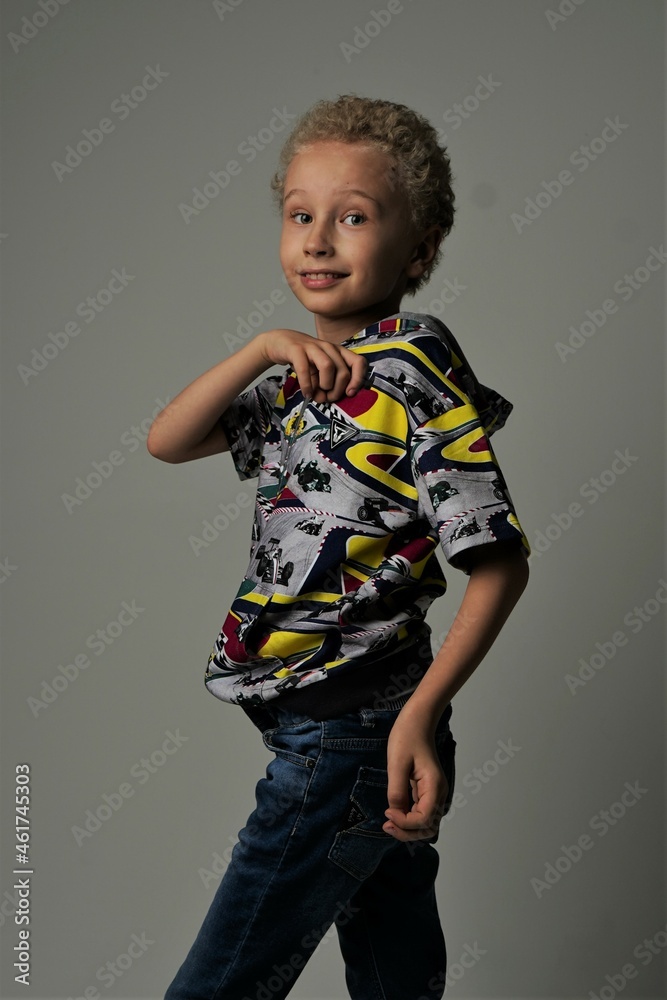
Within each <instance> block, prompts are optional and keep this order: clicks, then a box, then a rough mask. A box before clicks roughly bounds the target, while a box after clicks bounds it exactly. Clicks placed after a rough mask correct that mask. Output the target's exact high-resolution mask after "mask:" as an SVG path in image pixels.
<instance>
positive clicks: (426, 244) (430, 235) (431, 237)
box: [405, 226, 443, 278]
mask: <svg viewBox="0 0 667 1000" xmlns="http://www.w3.org/2000/svg"><path fill="white" fill-rule="evenodd" d="M442 236H443V233H442V229H441V227H440V226H431V228H430V229H427V230H426V232H425V233H423V234H422V235H421V237H420V239H419V242H418V243H417V244H416V245H415V247H414V249H413V251H412V256H411V257H410V259H409V261H408V263H407V266H406V269H405V271H406V274H407V275H408V277H409V278H419V277H420V276H421V275H422V274H423V273H424V271H425V270H426V268H427V267H428V265H429V264H430V263H431V261H432V260H433V258H434V257H435V255H436V253H437V252H438V247H439V246H440V244H441V242H442Z"/></svg>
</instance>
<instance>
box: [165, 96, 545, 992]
mask: <svg viewBox="0 0 667 1000" xmlns="http://www.w3.org/2000/svg"><path fill="white" fill-rule="evenodd" d="M272 187H273V190H274V192H275V195H276V199H277V202H278V204H279V207H280V209H281V214H282V233H281V241H280V260H281V266H282V268H283V271H284V273H285V276H286V278H287V281H288V283H289V286H290V288H291V289H292V291H293V292H294V294H295V295H296V297H297V298H298V299H299V301H300V302H301V303H302V304H303V305H304V306H305V308H306V309H307V310H308V311H309V312H311V313H313V315H314V317H315V329H316V336H315V337H312V336H309V335H307V334H305V333H301V332H299V331H295V330H286V329H279V330H271V331H267V332H263V333H260V334H258V335H257V336H256V337H255V338H254V339H253V340H252V341H251V342H249V343H248V344H247V345H245V346H244V347H243V348H241V349H240V350H239V351H237V352H236V353H235V354H234V355H233V356H231V357H229V358H227V359H226V360H225V361H222V362H221V363H220V364H218V365H216V366H215V367H213V368H212V369H210V370H209V371H208V372H206V373H205V374H204V375H202V376H200V377H199V378H198V379H196V380H195V381H194V382H193V383H192V384H191V385H190V386H188V387H187V388H186V389H184V390H183V391H182V392H181V393H180V395H179V396H177V397H176V398H175V399H174V400H173V401H172V402H171V403H170V404H169V405H168V406H167V407H165V409H164V410H163V411H162V412H161V413H160V414H159V415H158V417H157V418H156V420H155V422H154V424H153V426H152V427H151V431H150V434H149V438H148V441H147V446H148V449H149V451H150V453H151V454H152V455H154V456H155V457H157V458H160V459H162V460H164V461H167V462H184V461H190V460H192V459H195V458H201V457H204V456H207V455H213V454H216V453H219V452H222V451H230V452H231V455H232V458H233V461H234V465H235V468H236V471H237V474H238V475H239V478H240V479H252V478H255V477H259V481H258V486H257V502H256V512H255V520H254V524H253V533H252V544H251V559H250V565H249V567H248V570H247V571H246V574H245V576H244V579H243V581H242V584H241V586H240V588H239V591H238V593H237V595H236V598H235V600H234V602H233V605H232V608H231V610H230V612H229V614H228V615H227V617H226V619H225V622H224V623H223V626H222V628H221V630H220V633H219V635H218V637H217V640H216V642H215V645H214V648H213V650H212V651H211V655H210V657H209V663H208V669H207V671H206V676H205V683H206V686H207V688H208V689H209V691H210V692H211V693H212V694H214V695H215V696H216V697H218V698H220V699H221V700H222V701H226V702H228V703H231V704H236V705H240V706H241V707H242V708H243V709H244V711H245V712H246V714H247V715H248V716H249V718H250V719H251V720H252V721H253V723H255V725H256V726H257V727H258V728H259V729H260V730H261V732H262V738H263V741H264V743H265V745H266V746H267V747H268V748H269V749H270V750H271V751H272V752H273V753H274V755H275V756H274V758H273V759H272V760H271V762H270V763H269V765H268V767H267V774H266V777H265V778H262V779H261V780H260V781H259V782H258V784H257V787H256V797H257V806H256V809H255V810H254V811H253V813H252V814H251V816H250V818H249V820H248V823H247V824H246V826H245V827H244V829H243V830H241V831H240V833H239V841H238V843H237V844H236V845H235V847H234V850H233V852H232V855H231V860H230V864H229V867H228V869H227V871H226V873H225V875H224V878H223V879H222V882H221V883H220V885H219V887H218V890H217V892H216V895H215V898H214V900H213V902H212V904H211V907H210V909H209V912H208V914H207V916H206V918H205V920H204V923H203V925H202V928H201V930H200V931H199V934H198V936H197V939H196V941H195V942H194V944H193V946H192V948H191V949H190V952H189V954H188V956H187V957H186V959H185V961H184V962H183V964H182V965H181V968H180V969H179V971H178V973H177V975H176V977H175V979H174V980H173V982H172V983H171V986H170V987H169V989H168V991H167V993H166V995H165V1000H177V998H178V1000H199V998H201V1000H203V998H207V1000H213V998H216V1000H221V998H223V997H224V998H228V1000H241V998H244V1000H246V998H260V997H269V996H270V997H271V998H279V997H285V996H287V995H288V993H289V992H290V989H291V987H292V985H293V983H294V982H295V980H296V979H297V977H298V976H299V974H300V971H301V969H302V968H303V966H304V965H305V964H306V962H307V961H308V959H309V957H310V956H311V954H312V952H313V951H314V949H315V948H316V947H317V944H318V943H319V941H320V940H321V939H322V937H323V936H324V934H325V933H326V932H327V930H328V928H330V927H331V925H332V923H335V925H336V931H337V933H338V937H339V943H340V946H341V950H342V953H343V957H344V960H345V966H346V981H347V985H348V989H349V992H350V996H351V997H353V998H357V1000H369V998H370V997H375V996H378V997H379V996H382V997H384V998H387V1000H390V998H391V1000H393V998H396V1000H399V998H400V1000H417V998H438V997H441V996H442V994H443V992H444V986H445V979H446V948H445V941H444V936H443V933H442V929H441V926H440V923H439V919H438V914H437V909H436V901H435V890H434V881H435V876H436V873H437V869H438V862H439V856H438V853H437V851H436V850H435V848H434V847H433V844H434V843H435V842H436V841H437V838H438V827H439V822H440V819H441V818H442V816H443V815H445V814H446V813H447V811H448V810H449V807H450V805H451V801H452V795H453V786H454V773H455V769H454V751H455V747H456V743H455V741H454V739H453V736H452V733H451V730H450V727H449V719H450V717H451V711H452V706H451V700H452V698H453V696H454V694H455V693H456V692H457V691H458V690H459V689H460V688H461V686H462V685H463V684H464V683H465V681H466V680H467V679H468V677H469V676H470V675H471V674H472V673H473V671H474V670H475V669H476V667H477V666H478V664H479V663H480V662H481V660H482V658H483V657H484V655H485V654H486V653H487V651H488V650H489V648H490V647H491V644H492V643H493V641H494V639H495V638H496V636H497V635H498V633H499V631H500V629H501V628H502V625H503V624H504V622H505V620H506V619H507V617H508V615H509V614H510V612H511V610H512V608H513V607H514V605H515V603H516V601H517V600H518V598H519V597H520V595H521V593H522V591H523V589H524V588H525V586H526V583H527V578H528V567H527V560H526V556H527V555H528V554H529V552H530V548H529V545H528V541H527V539H526V537H525V535H524V533H523V530H522V528H521V525H520V524H519V521H518V519H517V517H516V513H515V511H514V507H513V504H512V501H511V498H510V495H509V493H508V491H507V486H506V484H505V480H504V478H503V475H502V473H501V471H500V468H499V466H498V463H497V461H496V458H495V455H494V453H493V450H492V448H491V445H490V443H489V441H488V436H489V435H490V434H492V433H493V432H494V431H495V430H497V429H499V428H500V427H502V426H503V424H504V422H505V420H506V418H507V415H508V413H509V411H510V410H511V404H509V403H508V402H507V400H505V399H503V397H502V396H500V395H499V394H498V393H496V392H494V391H493V390H491V389H488V388H487V387H486V386H484V385H482V384H480V383H479V382H478V380H477V379H476V377H475V376H474V374H473V372H472V371H471V370H470V367H469V365H468V364H467V361H466V359H465V356H464V354H463V352H462V351H461V349H460V347H459V346H458V344H457V343H456V341H455V340H454V338H453V336H452V335H451V333H450V332H449V330H447V328H446V327H445V326H444V325H443V324H441V323H440V322H439V321H438V320H435V319H434V318H433V317H430V316H425V315H420V314H415V313H409V312H399V309H400V304H401V300H402V298H403V296H404V295H406V294H407V295H411V294H414V292H415V291H416V290H417V289H418V288H420V287H422V285H423V284H424V283H425V282H426V280H427V279H428V277H429V275H430V273H431V271H432V270H433V268H434V267H435V266H436V264H437V262H438V260H439V256H440V244H441V242H442V239H443V238H444V236H446V235H447V234H448V233H449V231H450V229H451V227H452V222H453V215H454V207H453V203H454V195H453V192H452V190H451V172H450V166H449V160H448V158H447V156H446V154H445V150H444V149H442V148H440V147H439V146H438V143H437V135H436V133H435V130H434V129H433V128H432V127H431V126H430V124H429V123H428V122H427V121H426V119H425V118H423V117H422V116H421V115H418V114H416V113H415V112H413V111H410V110H409V109H408V108H406V107H404V106H403V105H398V104H393V103H391V102H388V101H380V100H370V99H364V98H359V97H356V96H354V95H346V96H342V97H340V98H339V99H338V100H336V101H320V102H318V104H316V105H315V106H314V107H313V108H311V109H310V111H309V112H307V113H306V114H305V115H303V116H302V118H301V119H299V121H298V122H297V123H296V125H295V128H294V130H293V132H292V133H291V135H290V137H289V138H288V140H287V142H286V145H285V147H284V149H283V151H282V153H281V165H280V169H279V170H278V172H277V173H276V175H275V176H274V178H273V180H272ZM276 364H277V365H286V366H288V368H287V370H286V371H285V372H284V373H283V374H281V375H273V376H268V377H265V378H264V379H263V380H262V381H260V382H259V384H258V385H256V386H255V387H254V388H253V389H250V390H248V389H247V386H248V385H249V383H250V382H252V381H253V380H254V379H255V378H257V377H258V376H259V375H260V374H262V372H264V371H266V369H267V368H270V367H271V366H273V365H276ZM438 544H440V545H441V547H442V549H443V551H444V554H445V557H446V559H447V561H448V562H449V563H451V564H452V565H453V566H455V567H457V568H460V569H461V570H462V571H463V572H465V573H466V574H467V575H468V576H469V578H470V580H469V583H468V586H467V589H466V592H465V595H464V599H463V602H462V604H461V607H460V609H459V612H458V614H457V616H456V618H455V621H454V624H453V626H452V628H451V630H450V632H449V634H448V636H447V639H446V640H445V642H444V643H443V645H442V647H441V649H440V650H439V652H438V654H437V656H436V657H435V659H434V658H433V653H432V650H431V648H430V640H429V636H430V631H431V630H430V628H429V627H428V626H427V625H426V624H425V621H424V616H425V614H426V611H427V609H428V607H429V606H430V604H431V603H432V602H433V600H435V598H436V597H438V596H440V595H441V594H442V593H444V591H445V589H446V582H445V578H444V576H443V574H442V570H441V567H440V564H439V562H438V560H437V558H436V554H435V549H436V547H437V546H438Z"/></svg>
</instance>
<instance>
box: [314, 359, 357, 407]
mask: <svg viewBox="0 0 667 1000" xmlns="http://www.w3.org/2000/svg"><path fill="white" fill-rule="evenodd" d="M332 347H333V350H332V351H331V354H329V355H328V356H329V360H330V362H331V365H332V367H331V369H327V370H328V371H330V373H331V378H330V379H329V380H328V381H327V382H326V384H322V382H321V383H320V384H321V387H322V388H323V389H324V390H325V391H326V392H327V399H328V400H329V402H332V401H333V400H336V399H340V398H341V397H342V396H344V395H345V390H346V388H347V386H348V383H349V381H350V378H351V371H350V368H349V366H348V364H347V362H346V361H345V359H344V358H343V356H342V354H341V353H340V349H339V348H338V347H337V346H334V345H332Z"/></svg>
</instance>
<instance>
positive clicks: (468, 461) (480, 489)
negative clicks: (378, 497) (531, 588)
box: [410, 335, 530, 574]
mask: <svg viewBox="0 0 667 1000" xmlns="http://www.w3.org/2000/svg"><path fill="white" fill-rule="evenodd" d="M421 349H422V351H423V354H424V356H425V357H426V358H427V362H426V363H425V364H424V363H423V364H420V365H419V368H420V374H421V376H422V379H421V386H422V389H423V390H424V391H425V395H426V397H427V399H426V400H423V401H422V403H421V411H422V415H423V412H424V411H426V412H427V413H428V416H427V419H425V420H424V419H422V420H421V423H419V425H418V426H417V428H416V429H415V431H414V433H413V435H412V442H411V452H410V453H411V463H412V471H413V475H414V482H415V486H416V489H417V493H418V497H419V505H420V507H421V509H422V511H423V514H424V516H425V517H426V518H427V519H428V521H429V522H430V524H431V525H432V527H433V528H434V529H435V531H436V532H437V534H438V538H439V540H440V545H441V546H442V550H443V552H444V555H445V558H446V560H447V562H448V563H450V564H451V565H452V566H454V567H455V568H457V569H461V570H463V572H465V573H467V574H469V569H468V564H467V560H466V553H467V552H468V551H469V550H470V549H471V548H473V547H476V546H478V545H486V544H487V543H489V542H500V541H503V542H505V541H514V542H516V544H517V546H518V547H520V548H522V549H523V551H524V554H525V555H526V556H527V555H529V554H530V545H529V543H528V539H527V538H526V535H525V533H524V531H523V528H522V526H521V524H520V523H519V519H518V517H517V513H516V510H515V508H514V504H513V502H512V499H511V496H510V493H509V490H508V487H507V483H506V481H505V477H504V475H503V473H502V471H501V468H500V465H499V464H498V460H497V458H496V455H495V453H494V451H493V448H492V446H491V442H490V441H489V436H490V434H491V433H493V431H494V429H495V426H496V425H493V423H492V418H491V417H490V416H489V414H486V411H485V415H486V418H487V419H488V420H489V424H488V425H487V426H486V427H485V425H484V423H483V421H482V418H481V417H480V413H479V411H478V410H477V408H476V406H475V404H474V403H473V401H472V399H471V398H470V396H468V395H467V393H466V392H465V391H464V389H463V388H462V386H463V385H464V384H466V383H465V382H464V380H463V378H461V372H458V371H457V367H456V366H455V365H453V363H452V362H453V358H452V354H451V351H450V350H449V348H448V346H447V344H445V343H444V342H443V341H442V340H441V339H440V338H439V337H438V336H437V335H433V336H429V337H428V338H425V339H424V343H423V346H422V348H421ZM467 384H468V385H469V384H470V383H469V382H468V383H467ZM485 388H486V387H485ZM498 398H499V399H502V397H498ZM505 402H506V401H505Z"/></svg>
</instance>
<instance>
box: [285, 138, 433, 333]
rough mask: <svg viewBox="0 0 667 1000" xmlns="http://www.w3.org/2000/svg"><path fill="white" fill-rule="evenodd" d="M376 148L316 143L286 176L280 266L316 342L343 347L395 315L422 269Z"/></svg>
mask: <svg viewBox="0 0 667 1000" xmlns="http://www.w3.org/2000/svg"><path fill="white" fill-rule="evenodd" d="M391 167H392V161H391V159H390V158H389V157H388V156H387V155H386V154H385V153H383V152H382V151H381V150H379V149H377V148H376V147H369V146H363V145H359V144H350V143H344V142H338V141H336V142H334V141H326V142H324V141H323V142H317V143H315V144H314V145H312V146H310V147H308V148H306V149H303V150H301V151H300V152H299V153H297V154H296V155H295V156H294V157H293V159H292V161H291V163H290V165H289V167H288V170H287V174H286V177H285V198H284V202H283V221H282V233H281V238H280V263H281V266H282V268H283V271H284V272H285V276H286V278H287V282H288V284H289V286H290V288H291V289H292V291H293V292H294V294H295V295H296V297H297V298H298V299H299V301H300V302H301V303H302V305H304V306H305V307H306V309H308V310H309V311H310V312H312V313H313V314H314V315H315V325H316V329H317V335H318V338H319V339H320V340H328V341H330V342H333V343H341V342H342V341H343V340H346V339H347V338H348V337H351V336H352V335H353V334H355V333H356V332H357V331H358V330H361V329H362V328H363V327H364V326H368V325H369V324H370V323H373V322H376V321H377V320H380V319H383V318H384V317H385V316H389V315H391V314H392V313H395V312H398V311H399V310H400V304H401V298H402V297H403V294H404V292H405V287H406V282H407V279H408V277H410V276H412V277H416V276H418V275H419V274H421V273H422V271H423V269H424V267H425V264H424V263H423V262H422V261H421V260H419V259H418V258H419V254H415V250H416V247H417V246H418V245H419V243H420V239H419V234H417V233H416V231H415V230H414V227H413V225H412V224H411V222H410V220H409V205H408V199H407V196H406V194H405V192H404V190H403V188H402V186H401V185H400V184H397V183H396V182H395V181H394V180H393V177H394V175H393V174H392V171H391Z"/></svg>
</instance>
